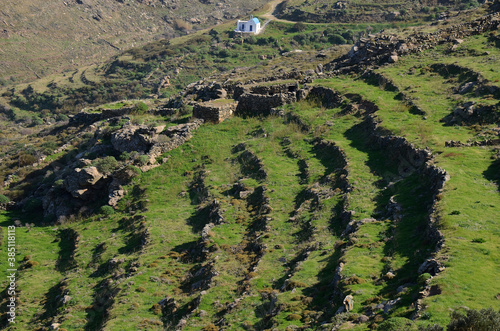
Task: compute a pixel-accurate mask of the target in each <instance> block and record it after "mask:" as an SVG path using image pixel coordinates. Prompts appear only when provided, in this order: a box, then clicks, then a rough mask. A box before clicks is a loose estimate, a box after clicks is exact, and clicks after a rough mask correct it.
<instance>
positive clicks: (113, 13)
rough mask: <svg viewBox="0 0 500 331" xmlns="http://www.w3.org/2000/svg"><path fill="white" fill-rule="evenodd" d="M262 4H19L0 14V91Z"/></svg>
mask: <svg viewBox="0 0 500 331" xmlns="http://www.w3.org/2000/svg"><path fill="white" fill-rule="evenodd" d="M264 3H265V1H257V2H252V3H251V4H250V3H248V2H245V1H238V0H236V1H234V0H233V1H222V2H218V3H215V2H213V1H204V0H200V1H198V0H183V1H176V0H174V1H164V0H147V1H143V0H113V1H103V0H68V1H47V0H44V1H41V0H35V1H33V0H29V1H28V0H21V1H16V2H9V1H7V2H6V3H3V4H2V9H1V10H0V86H1V85H12V83H13V82H14V83H19V82H25V81H31V80H34V79H36V78H41V77H45V76H47V75H49V74H53V73H61V72H66V73H71V72H72V71H74V70H76V69H78V68H81V67H83V66H88V65H92V64H96V63H101V62H103V61H105V60H107V59H108V58H109V57H110V56H112V55H114V54H117V53H119V52H120V51H123V50H126V49H130V48H133V47H138V46H141V45H144V44H146V43H148V42H150V41H153V40H158V39H165V38H172V37H175V36H179V35H184V34H186V33H189V32H191V31H192V30H199V29H201V28H206V27H209V26H213V25H215V24H218V23H222V22H223V21H225V20H228V19H232V18H235V17H237V16H239V15H243V16H245V15H247V14H248V13H249V12H251V11H252V10H254V9H255V8H258V7H259V6H261V5H263V4H264Z"/></svg>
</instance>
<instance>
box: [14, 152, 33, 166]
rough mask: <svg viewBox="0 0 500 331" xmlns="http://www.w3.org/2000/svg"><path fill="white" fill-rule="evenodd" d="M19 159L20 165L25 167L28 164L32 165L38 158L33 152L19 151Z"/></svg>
mask: <svg viewBox="0 0 500 331" xmlns="http://www.w3.org/2000/svg"><path fill="white" fill-rule="evenodd" d="M17 161H18V164H19V166H20V167H24V166H27V165H32V164H33V163H35V162H36V161H37V159H36V157H34V156H33V155H31V154H28V153H26V152H21V153H19V156H18V159H17Z"/></svg>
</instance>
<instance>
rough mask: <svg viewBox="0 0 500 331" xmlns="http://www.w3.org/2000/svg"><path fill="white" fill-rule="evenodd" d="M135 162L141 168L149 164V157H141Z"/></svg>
mask: <svg viewBox="0 0 500 331" xmlns="http://www.w3.org/2000/svg"><path fill="white" fill-rule="evenodd" d="M137 162H138V163H139V165H141V166H145V165H147V164H148V163H149V157H148V156H147V155H141V156H139V157H138V158H137Z"/></svg>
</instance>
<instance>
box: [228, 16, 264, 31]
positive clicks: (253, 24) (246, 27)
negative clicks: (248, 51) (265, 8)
mask: <svg viewBox="0 0 500 331" xmlns="http://www.w3.org/2000/svg"><path fill="white" fill-rule="evenodd" d="M234 31H235V32H245V33H253V34H258V33H259V32H260V21H259V19H258V18H256V17H250V20H248V21H240V20H238V22H237V23H236V29H234Z"/></svg>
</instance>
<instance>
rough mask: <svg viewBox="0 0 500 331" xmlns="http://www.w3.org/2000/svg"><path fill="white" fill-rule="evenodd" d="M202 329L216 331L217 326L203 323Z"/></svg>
mask: <svg viewBox="0 0 500 331" xmlns="http://www.w3.org/2000/svg"><path fill="white" fill-rule="evenodd" d="M202 330H203V331H218V330H219V328H218V327H216V326H215V325H213V324H208V325H205V326H204V327H203V328H202Z"/></svg>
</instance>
